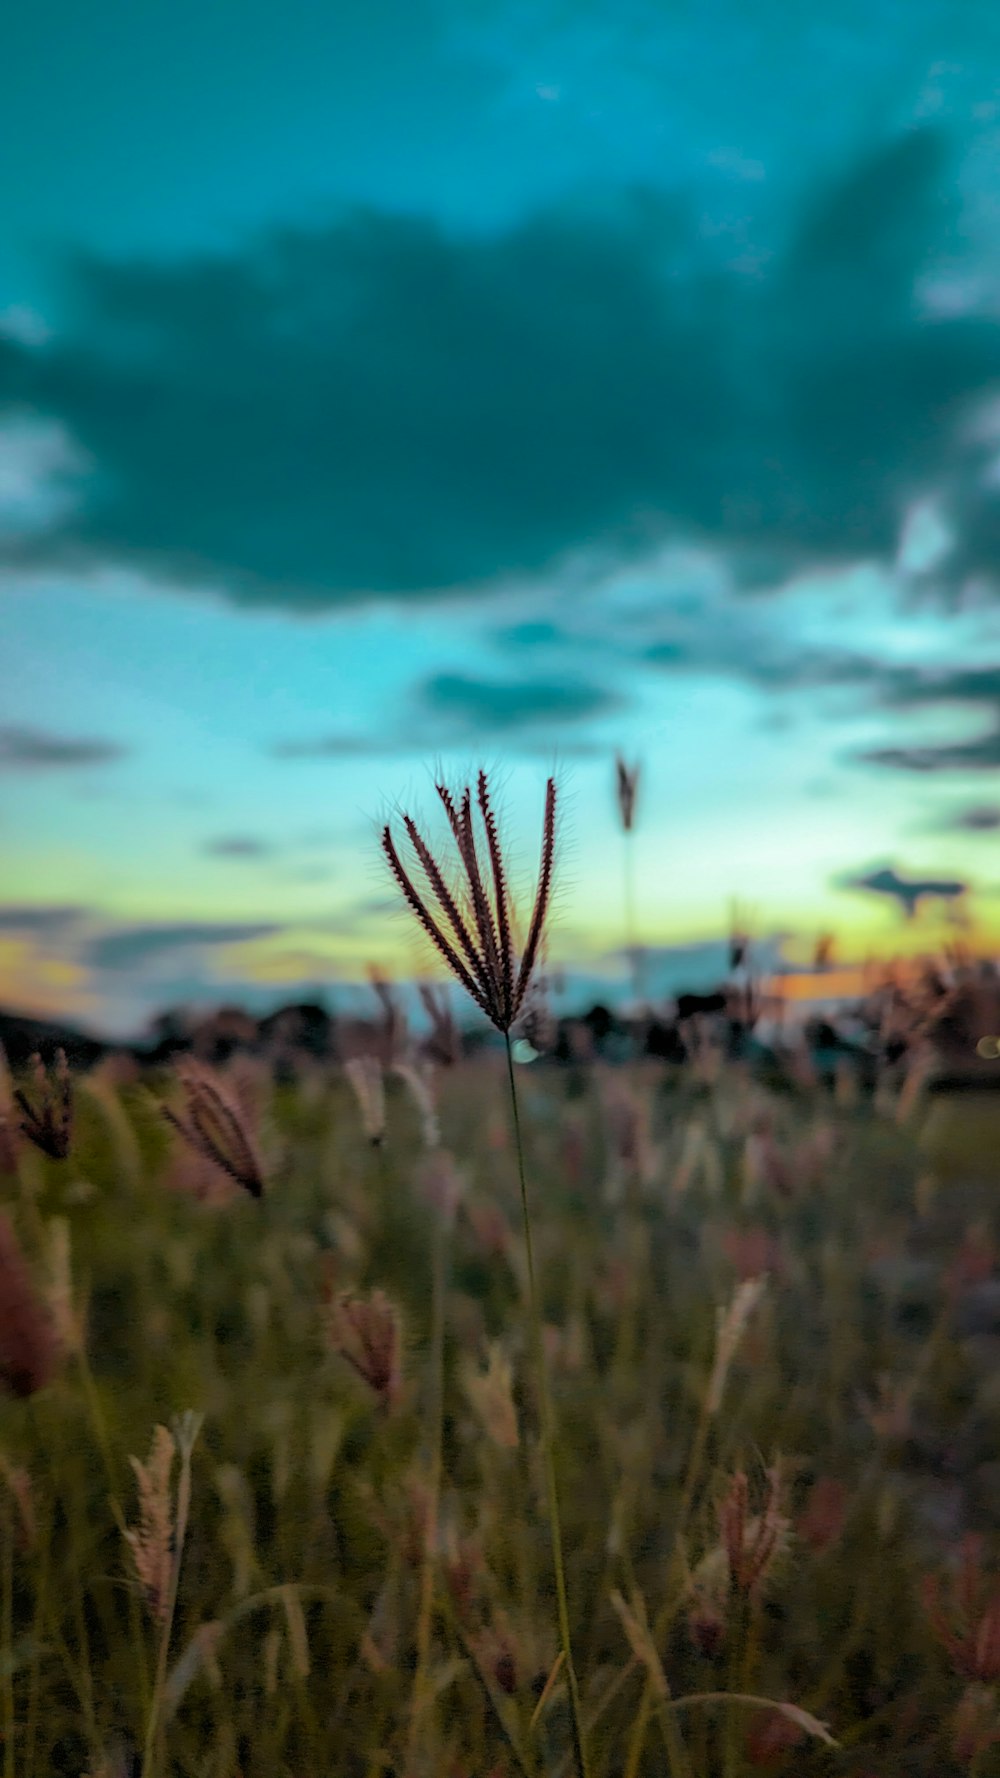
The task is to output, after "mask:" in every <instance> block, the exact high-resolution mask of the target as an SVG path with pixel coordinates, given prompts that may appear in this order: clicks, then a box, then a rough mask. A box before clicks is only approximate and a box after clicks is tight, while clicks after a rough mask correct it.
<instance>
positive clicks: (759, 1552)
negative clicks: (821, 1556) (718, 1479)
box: [719, 1465, 791, 1599]
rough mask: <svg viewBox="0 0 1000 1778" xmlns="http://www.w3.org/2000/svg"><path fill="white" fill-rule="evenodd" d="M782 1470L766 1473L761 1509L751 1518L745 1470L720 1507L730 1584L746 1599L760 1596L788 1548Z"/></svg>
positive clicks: (773, 1468) (739, 1472) (733, 1484)
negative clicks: (776, 1564)
mask: <svg viewBox="0 0 1000 1778" xmlns="http://www.w3.org/2000/svg"><path fill="white" fill-rule="evenodd" d="M783 1494H784V1489H783V1486H782V1479H781V1472H780V1470H779V1469H778V1466H777V1465H774V1466H773V1467H772V1468H771V1469H769V1470H768V1471H767V1473H766V1476H765V1488H764V1500H763V1503H762V1505H761V1509H760V1512H759V1513H758V1514H757V1515H756V1516H755V1517H753V1518H751V1517H750V1513H749V1506H750V1484H749V1482H748V1481H747V1478H746V1475H745V1473H744V1471H743V1470H738V1471H737V1473H736V1474H735V1475H734V1476H733V1478H732V1480H731V1482H730V1484H729V1490H728V1492H727V1494H726V1497H725V1499H724V1500H723V1502H722V1504H721V1506H720V1508H719V1533H720V1537H721V1541H722V1547H723V1549H724V1550H725V1552H726V1562H727V1565H728V1568H729V1584H730V1587H731V1588H732V1591H733V1592H734V1593H738V1594H742V1596H743V1597H744V1598H748V1599H749V1598H758V1597H759V1596H760V1594H761V1593H762V1592H763V1590H764V1587H765V1585H766V1583H767V1581H768V1579H769V1577H770V1575H771V1573H772V1572H773V1570H774V1566H775V1563H776V1562H777V1561H778V1559H779V1558H780V1557H781V1556H782V1555H783V1554H784V1553H785V1551H786V1549H787V1548H788V1540H789V1534H790V1532H791V1522H790V1520H789V1519H788V1517H787V1516H786V1514H785V1512H784V1510H783Z"/></svg>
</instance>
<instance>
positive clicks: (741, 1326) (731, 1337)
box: [705, 1277, 767, 1415]
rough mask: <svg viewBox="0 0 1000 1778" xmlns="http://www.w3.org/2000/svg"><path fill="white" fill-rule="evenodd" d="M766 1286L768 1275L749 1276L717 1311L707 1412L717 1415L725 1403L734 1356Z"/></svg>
mask: <svg viewBox="0 0 1000 1778" xmlns="http://www.w3.org/2000/svg"><path fill="white" fill-rule="evenodd" d="M766 1288H767V1279H766V1277H757V1278H745V1279H744V1280H743V1283H742V1284H738V1285H737V1286H736V1289H735V1291H734V1292H733V1295H732V1298H731V1300H730V1302H729V1304H728V1306H727V1307H726V1308H725V1309H718V1310H717V1311H716V1335H715V1360H714V1363H713V1365H712V1375H711V1378H710V1379H709V1385H708V1401H707V1403H706V1410H705V1411H706V1413H709V1414H712V1415H715V1414H717V1413H718V1412H719V1409H720V1408H721V1406H722V1397H723V1395H724V1393H725V1388H726V1379H727V1377H728V1376H729V1372H730V1369H731V1367H732V1363H733V1360H734V1358H735V1357H736V1354H737V1352H738V1351H739V1349H740V1346H741V1344H742V1341H743V1335H744V1334H745V1333H746V1330H747V1326H748V1323H749V1321H750V1318H751V1316H752V1315H753V1314H754V1312H755V1310H756V1309H757V1308H758V1306H759V1304H760V1301H761V1298H762V1297H763V1295H764V1292H765V1290H766Z"/></svg>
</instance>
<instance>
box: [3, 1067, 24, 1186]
mask: <svg viewBox="0 0 1000 1778" xmlns="http://www.w3.org/2000/svg"><path fill="white" fill-rule="evenodd" d="M19 1139H20V1136H19V1124H18V1116H17V1106H16V1104H15V1102H14V1083H13V1081H12V1080H11V1078H10V1069H9V1068H8V1066H7V1057H6V1054H5V1052H4V1048H3V1045H2V1044H0V1174H3V1173H16V1172H17V1146H18V1141H19Z"/></svg>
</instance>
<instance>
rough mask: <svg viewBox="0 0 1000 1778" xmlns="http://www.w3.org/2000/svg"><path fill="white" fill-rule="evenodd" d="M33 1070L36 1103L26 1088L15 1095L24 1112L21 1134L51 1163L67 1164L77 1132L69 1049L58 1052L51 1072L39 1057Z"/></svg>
mask: <svg viewBox="0 0 1000 1778" xmlns="http://www.w3.org/2000/svg"><path fill="white" fill-rule="evenodd" d="M31 1069H32V1074H33V1076H34V1081H35V1091H36V1098H35V1101H34V1103H33V1102H32V1100H31V1099H29V1097H28V1095H27V1093H26V1092H25V1091H24V1090H23V1088H21V1087H18V1088H17V1089H16V1091H15V1093H14V1101H15V1103H16V1105H17V1106H18V1109H19V1111H20V1113H21V1121H20V1129H21V1134H22V1136H26V1137H27V1139H28V1141H29V1142H33V1143H34V1145H35V1147H36V1148H40V1149H41V1151H42V1153H43V1154H47V1155H48V1156H49V1159H50V1160H53V1161H64V1160H65V1159H66V1157H67V1155H68V1154H69V1145H70V1138H71V1136H72V1133H73V1088H72V1085H71V1083H70V1075H69V1063H68V1062H67V1060H66V1052H65V1050H57V1051H56V1059H55V1063H54V1066H53V1067H52V1069H51V1070H50V1071H49V1072H46V1069H45V1064H44V1062H43V1061H42V1058H41V1056H39V1055H34V1056H32V1058H31Z"/></svg>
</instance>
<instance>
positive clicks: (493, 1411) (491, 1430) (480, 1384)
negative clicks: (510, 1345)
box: [465, 1341, 520, 1451]
mask: <svg viewBox="0 0 1000 1778" xmlns="http://www.w3.org/2000/svg"><path fill="white" fill-rule="evenodd" d="M513 1381H514V1376H513V1371H512V1369H511V1363H510V1359H509V1358H508V1357H507V1355H506V1353H505V1352H504V1350H503V1348H502V1346H500V1345H499V1344H498V1343H497V1342H496V1341H494V1343H493V1344H492V1345H491V1347H490V1353H489V1362H488V1364H487V1367H486V1369H485V1371H481V1370H480V1369H479V1367H478V1366H472V1367H470V1368H469V1369H467V1371H466V1375H465V1393H466V1395H467V1396H468V1398H469V1401H470V1402H471V1404H472V1407H473V1408H474V1409H475V1412H476V1414H477V1415H478V1417H479V1419H480V1420H481V1421H482V1424H483V1426H484V1428H485V1430H486V1432H487V1433H488V1435H489V1437H490V1438H491V1439H492V1440H493V1443H494V1444H495V1445H500V1446H501V1448H502V1449H504V1450H508V1451H513V1450H516V1449H517V1446H518V1444H519V1443H520V1436H519V1433H518V1426H517V1408H516V1407H515V1405H514V1394H513Z"/></svg>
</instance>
